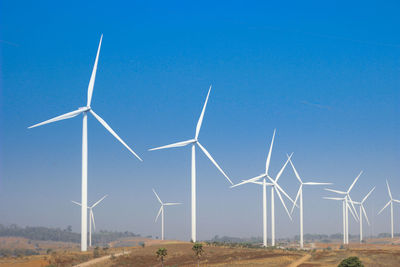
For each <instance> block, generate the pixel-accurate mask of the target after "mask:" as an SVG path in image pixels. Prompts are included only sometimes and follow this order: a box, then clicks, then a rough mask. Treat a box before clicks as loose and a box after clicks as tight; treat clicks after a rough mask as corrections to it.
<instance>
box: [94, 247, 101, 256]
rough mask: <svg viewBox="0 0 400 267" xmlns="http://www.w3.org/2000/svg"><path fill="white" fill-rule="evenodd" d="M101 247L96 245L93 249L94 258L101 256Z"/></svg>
mask: <svg viewBox="0 0 400 267" xmlns="http://www.w3.org/2000/svg"><path fill="white" fill-rule="evenodd" d="M99 250H100V248H99V247H95V248H94V250H93V258H98V257H100V251H99Z"/></svg>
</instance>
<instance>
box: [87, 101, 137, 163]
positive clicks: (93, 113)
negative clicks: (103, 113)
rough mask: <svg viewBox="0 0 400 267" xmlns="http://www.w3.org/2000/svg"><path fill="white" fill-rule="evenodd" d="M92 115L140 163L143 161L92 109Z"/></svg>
mask: <svg viewBox="0 0 400 267" xmlns="http://www.w3.org/2000/svg"><path fill="white" fill-rule="evenodd" d="M90 113H92V115H93V116H94V117H95V118H96V119H97V120H98V121H99V122H100V123H101V125H103V126H104V128H106V129H107V131H109V132H110V133H111V134H112V135H113V136H114V137H115V138H116V139H117V140H118V141H119V142H120V143H121V144H123V145H124V146H125V147H126V148H127V149H128V150H129V151H130V152H131V153H132V154H133V155H134V156H135V157H137V158H138V159H139V160H140V161H143V160H142V159H141V158H140V157H139V156H138V155H137V154H136V153H135V152H134V151H133V150H132V149H131V148H130V147H129V146H128V145H127V144H126V143H125V142H124V141H123V140H122V139H121V138H120V137H119V136H118V135H117V134H116V133H115V132H114V130H113V129H111V127H110V126H109V125H108V124H107V122H105V121H104V120H103V119H102V118H101V117H100V116H99V115H97V114H96V113H95V112H94V111H93V110H92V109H91V110H90Z"/></svg>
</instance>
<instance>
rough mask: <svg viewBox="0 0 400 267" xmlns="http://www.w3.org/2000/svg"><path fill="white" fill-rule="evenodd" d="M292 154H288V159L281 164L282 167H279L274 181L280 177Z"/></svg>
mask: <svg viewBox="0 0 400 267" xmlns="http://www.w3.org/2000/svg"><path fill="white" fill-rule="evenodd" d="M292 156H293V153H292V154H290V156H289V157H288V159H287V160H286V162H285V164H284V165H283V166H282V168H281V169H280V171H279V172H278V174H277V175H276V178H275V182H278V180H279V178H280V177H281V175H282V173H283V171H284V170H285V168H286V165H287V164H288V163H289V161H290V158H291V157H292Z"/></svg>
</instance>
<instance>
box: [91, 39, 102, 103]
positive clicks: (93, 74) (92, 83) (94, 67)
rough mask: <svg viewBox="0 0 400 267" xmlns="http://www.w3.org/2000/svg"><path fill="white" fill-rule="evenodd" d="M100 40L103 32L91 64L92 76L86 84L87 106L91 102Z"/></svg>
mask: <svg viewBox="0 0 400 267" xmlns="http://www.w3.org/2000/svg"><path fill="white" fill-rule="evenodd" d="M102 40H103V34H102V35H101V37H100V42H99V47H98V48H97V54H96V60H95V61H94V66H93V70H92V76H90V81H89V86H88V98H87V106H88V107H90V103H91V102H92V94H93V87H94V80H95V79H96V72H97V62H98V61H99V54H100V48H101V41H102Z"/></svg>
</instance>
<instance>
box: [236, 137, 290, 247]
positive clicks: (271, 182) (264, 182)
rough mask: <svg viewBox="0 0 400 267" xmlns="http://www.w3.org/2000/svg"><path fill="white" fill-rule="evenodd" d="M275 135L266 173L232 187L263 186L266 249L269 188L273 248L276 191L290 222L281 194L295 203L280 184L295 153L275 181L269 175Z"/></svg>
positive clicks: (273, 243) (265, 242)
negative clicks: (268, 188)
mask: <svg viewBox="0 0 400 267" xmlns="http://www.w3.org/2000/svg"><path fill="white" fill-rule="evenodd" d="M275 133H276V130H274V134H273V135H272V141H271V145H270V147H269V152H268V156H267V161H266V163H265V173H263V174H261V175H259V176H256V177H254V178H251V179H248V180H244V181H242V182H241V183H238V184H235V185H232V186H231V188H233V187H236V186H240V185H243V184H247V183H255V184H259V185H262V186H263V246H264V247H266V246H267V191H266V190H267V189H266V188H267V186H271V245H272V246H275V203H274V194H275V193H274V191H276V193H277V195H278V197H279V199H280V200H281V202H282V205H283V207H284V208H285V210H286V212H287V214H288V216H289V218H290V220H291V219H292V217H291V216H290V213H289V210H288V209H287V207H286V205H285V202H284V201H283V198H282V195H281V193H280V192H282V194H284V195H285V196H286V197H287V198H288V199H289V200H290V201H291V202H292V203H294V202H293V200H292V199H291V198H290V196H289V195H288V194H287V193H286V192H285V191H284V190H283V189H282V188H281V187H280V186H279V184H278V179H279V178H280V177H281V175H282V173H283V171H284V169H285V168H286V165H287V164H288V162H289V160H290V157H291V156H292V155H293V153H292V155H290V156H289V157H288V160H287V161H286V162H285V164H284V165H283V167H282V168H281V170H280V171H279V172H278V174H277V175H276V178H275V179H273V178H272V177H271V176H270V175H269V174H268V170H269V164H270V162H271V154H272V147H273V145H274V139H275ZM260 179H262V180H261V181H259V180H260ZM267 179H268V181H269V182H268V183H267Z"/></svg>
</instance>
